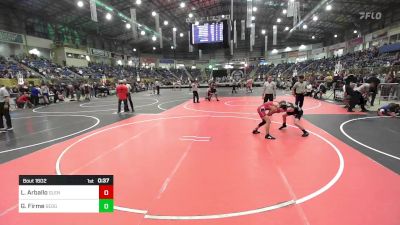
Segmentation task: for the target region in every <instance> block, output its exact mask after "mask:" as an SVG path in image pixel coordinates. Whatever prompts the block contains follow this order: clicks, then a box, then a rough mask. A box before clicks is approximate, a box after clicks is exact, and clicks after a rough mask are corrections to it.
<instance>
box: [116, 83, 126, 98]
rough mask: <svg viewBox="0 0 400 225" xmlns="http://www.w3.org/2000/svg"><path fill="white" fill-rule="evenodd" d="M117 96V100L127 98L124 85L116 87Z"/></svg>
mask: <svg viewBox="0 0 400 225" xmlns="http://www.w3.org/2000/svg"><path fill="white" fill-rule="evenodd" d="M116 91H117V96H118V99H119V100H125V99H127V98H128V87H127V86H125V85H121V84H120V85H118V86H117V89H116Z"/></svg>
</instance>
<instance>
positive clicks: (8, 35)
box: [0, 30, 25, 44]
mask: <svg viewBox="0 0 400 225" xmlns="http://www.w3.org/2000/svg"><path fill="white" fill-rule="evenodd" d="M0 41H2V42H7V43H15V44H24V43H25V41H24V38H23V36H22V34H17V33H13V32H8V31H3V30H0Z"/></svg>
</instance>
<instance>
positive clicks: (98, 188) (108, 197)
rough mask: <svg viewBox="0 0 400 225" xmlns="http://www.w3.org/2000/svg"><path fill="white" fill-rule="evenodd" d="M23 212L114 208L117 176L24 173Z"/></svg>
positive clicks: (105, 210)
mask: <svg viewBox="0 0 400 225" xmlns="http://www.w3.org/2000/svg"><path fill="white" fill-rule="evenodd" d="M19 212H20V213H111V212H114V187H113V176H112V175H20V176H19Z"/></svg>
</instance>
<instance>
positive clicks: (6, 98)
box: [0, 85, 13, 132]
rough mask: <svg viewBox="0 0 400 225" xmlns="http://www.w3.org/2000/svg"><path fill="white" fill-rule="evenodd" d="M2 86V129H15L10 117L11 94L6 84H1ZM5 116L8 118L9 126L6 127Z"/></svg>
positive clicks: (0, 118)
mask: <svg viewBox="0 0 400 225" xmlns="http://www.w3.org/2000/svg"><path fill="white" fill-rule="evenodd" d="M0 87H1V88H0V131H1V132H5V131H11V130H13V127H12V123H11V117H10V94H9V93H8V91H7V89H6V88H5V87H4V85H1V86H0ZM3 116H4V117H5V119H6V125H7V128H4V121H3Z"/></svg>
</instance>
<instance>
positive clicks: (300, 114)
mask: <svg viewBox="0 0 400 225" xmlns="http://www.w3.org/2000/svg"><path fill="white" fill-rule="evenodd" d="M302 116H303V111H299V112H298V113H297V114H296V115H294V118H296V119H298V120H300V119H301V117H302Z"/></svg>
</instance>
